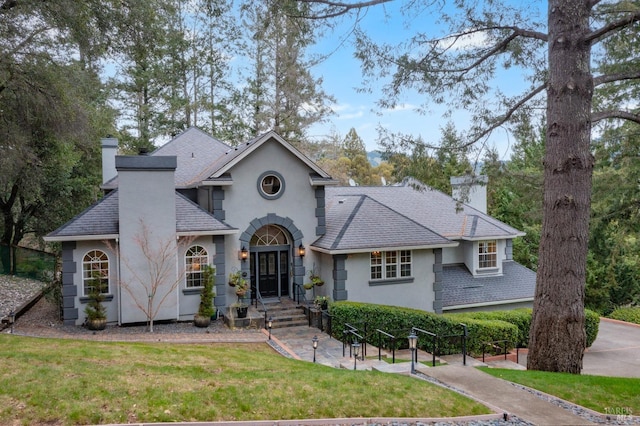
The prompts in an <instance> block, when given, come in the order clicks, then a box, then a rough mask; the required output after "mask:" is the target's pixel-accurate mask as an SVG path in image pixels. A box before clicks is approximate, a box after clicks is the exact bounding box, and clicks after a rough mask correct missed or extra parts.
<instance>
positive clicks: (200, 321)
mask: <svg viewBox="0 0 640 426" xmlns="http://www.w3.org/2000/svg"><path fill="white" fill-rule="evenodd" d="M209 324H211V317H206V316H201V315H195V316H194V317H193V325H195V326H196V327H202V328H204V327H209Z"/></svg>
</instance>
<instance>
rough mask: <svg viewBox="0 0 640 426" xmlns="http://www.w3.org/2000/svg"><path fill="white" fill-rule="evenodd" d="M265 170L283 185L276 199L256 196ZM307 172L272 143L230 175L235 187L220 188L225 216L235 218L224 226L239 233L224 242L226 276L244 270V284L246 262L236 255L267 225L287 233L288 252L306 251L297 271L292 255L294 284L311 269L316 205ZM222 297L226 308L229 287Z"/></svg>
mask: <svg viewBox="0 0 640 426" xmlns="http://www.w3.org/2000/svg"><path fill="white" fill-rule="evenodd" d="M267 171H272V172H277V173H278V174H279V176H280V177H281V178H282V180H283V181H284V184H285V188H284V191H283V192H281V194H279V197H277V198H274V199H266V198H264V197H262V196H261V195H260V194H259V191H260V190H259V188H258V181H259V179H260V177H261V176H262V175H263V174H264V173H265V172H267ZM309 172H310V169H309V168H308V167H307V166H306V165H305V164H304V163H302V162H301V161H300V160H299V159H298V158H297V157H296V156H294V155H293V154H292V153H291V152H290V151H289V150H287V149H285V148H284V147H283V146H282V145H280V144H279V143H278V142H276V141H273V140H271V141H267V142H265V143H264V144H262V145H261V146H260V147H258V148H257V149H256V150H255V151H253V152H252V153H250V154H249V155H247V156H246V157H245V158H243V160H242V161H241V162H239V163H238V164H236V165H235V166H234V167H232V168H231V169H230V170H229V173H230V174H231V176H232V177H233V185H231V186H227V187H225V188H224V190H225V194H224V195H225V201H224V207H225V211H227V212H233V213H232V214H231V213H229V214H228V215H227V216H228V217H227V220H226V222H227V223H228V224H229V225H231V226H233V227H235V228H238V229H239V230H240V231H241V233H240V234H239V235H237V236H229V237H227V238H226V239H225V254H224V257H225V263H226V265H227V268H228V270H227V271H226V272H227V275H228V274H229V273H230V272H232V271H233V270H234V269H235V270H243V271H246V272H247V279H250V275H249V274H250V273H251V271H249V267H248V264H249V262H248V261H246V262H241V261H240V260H238V252H239V250H240V249H241V248H242V245H243V244H244V245H245V248H246V249H249V246H248V242H249V241H250V240H251V237H252V236H253V234H254V233H255V232H256V231H257V230H258V229H260V228H261V227H262V226H265V225H269V224H273V225H278V226H280V227H281V228H283V229H286V230H287V231H288V234H289V238H290V239H291V240H290V243H291V245H292V247H297V246H298V245H299V244H303V245H304V246H305V247H307V255H306V256H305V257H304V259H303V260H302V264H301V265H300V266H296V265H295V264H294V260H295V259H297V255H296V254H295V251H294V257H293V258H292V259H290V261H291V264H292V267H295V270H294V269H292V270H293V271H294V272H295V275H294V278H293V279H292V281H294V282H295V281H296V277H298V276H299V272H300V271H305V270H307V269H310V268H311V267H312V265H313V261H314V255H313V253H312V252H311V250H308V247H309V245H310V244H311V243H312V242H313V240H314V239H315V237H314V236H315V227H316V225H317V222H316V218H315V216H314V211H315V208H316V205H317V203H316V198H315V194H316V191H315V189H314V188H313V187H312V186H311V184H310V182H309ZM302 278H303V277H300V279H302ZM292 290H293V289H292V288H290V294H293V293H292V292H291V291H292ZM225 298H226V302H227V304H230V303H233V302H234V301H235V300H236V296H235V293H234V292H233V289H232V288H231V287H229V286H227V288H226V290H225Z"/></svg>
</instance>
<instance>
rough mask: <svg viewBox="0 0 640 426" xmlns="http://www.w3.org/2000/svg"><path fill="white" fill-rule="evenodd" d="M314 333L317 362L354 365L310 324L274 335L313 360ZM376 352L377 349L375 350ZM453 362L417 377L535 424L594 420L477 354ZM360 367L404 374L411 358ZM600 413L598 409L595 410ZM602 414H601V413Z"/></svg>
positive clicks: (423, 370)
mask: <svg viewBox="0 0 640 426" xmlns="http://www.w3.org/2000/svg"><path fill="white" fill-rule="evenodd" d="M313 336H317V337H318V349H317V350H316V362H318V363H321V364H324V365H328V366H332V367H342V368H353V366H354V359H353V358H348V357H349V349H348V348H347V349H346V350H345V355H346V357H343V347H342V343H341V342H340V341H338V340H336V339H332V338H329V336H328V335H326V334H324V333H321V332H320V331H319V330H318V329H315V328H310V327H295V328H290V329H278V330H274V331H273V332H272V339H273V340H274V341H275V342H276V343H278V344H279V345H281V346H284V347H286V348H287V351H288V352H289V353H292V354H293V356H294V357H296V358H298V359H302V360H305V361H312V360H313V345H312V339H313ZM372 351H373V352H375V353H372ZM376 354H377V349H374V348H372V347H369V353H368V354H367V355H369V356H371V355H376ZM396 356H397V357H399V358H402V357H404V358H405V359H410V355H409V354H407V353H406V351H405V352H400V353H396ZM445 358H447V362H448V363H449V365H444V366H438V367H435V368H433V367H427V366H425V365H423V364H422V363H419V364H418V365H417V368H416V370H417V372H418V374H417V375H416V377H418V378H420V377H421V376H422V375H424V376H426V377H423V378H424V379H427V380H429V379H430V381H434V382H436V383H438V384H441V385H443V386H445V387H448V388H453V389H454V390H457V391H461V392H462V393H463V394H465V395H466V396H469V397H472V398H473V399H475V400H477V401H479V402H481V403H483V404H485V405H486V406H488V407H489V408H491V409H492V410H494V411H495V412H496V413H500V414H502V413H507V415H509V416H512V415H515V416H517V417H518V418H519V419H522V420H524V421H527V422H530V423H532V424H535V425H585V424H594V423H593V422H589V421H588V420H586V419H585V418H584V417H580V416H578V415H575V414H572V413H571V412H570V411H568V410H566V409H563V408H560V407H558V406H557V405H554V404H552V403H550V402H548V401H545V400H543V399H541V398H539V397H537V396H535V395H533V394H532V393H530V392H527V391H525V390H523V389H521V388H518V387H515V386H514V385H512V384H511V383H510V382H507V381H504V380H501V379H498V378H495V377H493V376H490V375H488V374H486V373H483V372H482V371H480V370H478V369H476V368H474V367H475V366H477V365H482V363H481V362H478V361H476V360H474V359H473V358H470V357H468V358H467V365H466V366H465V365H463V364H462V357H460V356H454V357H445ZM418 359H419V360H422V361H424V360H425V359H429V357H428V355H427V354H425V353H421V354H419V355H418ZM357 369H358V370H364V369H376V370H381V371H388V372H394V373H400V374H409V371H410V369H411V363H410V362H403V363H397V364H387V363H386V362H384V361H382V362H381V363H379V362H378V361H377V360H366V361H360V360H358V363H357ZM592 414H593V415H596V413H592ZM598 417H599V416H598Z"/></svg>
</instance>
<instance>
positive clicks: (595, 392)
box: [481, 367, 640, 415]
mask: <svg viewBox="0 0 640 426" xmlns="http://www.w3.org/2000/svg"><path fill="white" fill-rule="evenodd" d="M481 369H482V371H484V372H486V373H488V374H491V375H492V376H495V377H500V378H502V379H505V380H508V381H510V382H514V383H519V384H521V385H524V386H527V387H530V388H533V389H537V390H539V391H542V392H545V393H548V394H550V395H555V396H557V397H559V398H562V399H564V400H565V401H570V402H573V403H575V404H578V405H581V406H583V407H586V408H590V409H592V410H594V411H597V412H599V413H602V414H611V413H614V414H615V413H616V412H617V413H625V414H634V415H638V414H640V398H638V395H640V379H634V378H621V377H604V376H588V375H575V374H566V373H548V372H544V371H523V370H505V369H498V368H486V367H484V368H481ZM616 410H618V411H616Z"/></svg>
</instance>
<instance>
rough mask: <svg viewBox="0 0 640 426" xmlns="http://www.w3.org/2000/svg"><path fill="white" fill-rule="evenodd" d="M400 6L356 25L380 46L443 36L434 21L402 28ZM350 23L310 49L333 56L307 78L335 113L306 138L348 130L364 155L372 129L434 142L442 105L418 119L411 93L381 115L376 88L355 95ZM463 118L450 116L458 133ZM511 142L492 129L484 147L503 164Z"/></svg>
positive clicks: (416, 98) (509, 82)
mask: <svg viewBox="0 0 640 426" xmlns="http://www.w3.org/2000/svg"><path fill="white" fill-rule="evenodd" d="M514 1H515V0H514ZM402 3H403V2H401V1H396V2H392V3H390V4H387V5H385V6H384V7H382V6H376V7H372V8H370V9H369V10H368V11H367V12H366V15H365V16H364V17H363V18H362V20H361V26H362V27H363V28H364V29H365V30H366V31H367V33H368V34H369V35H370V36H371V37H373V38H374V39H376V40H378V41H385V42H398V41H402V40H406V39H407V38H409V37H410V36H411V35H413V34H414V33H415V31H416V28H419V29H424V28H428V31H429V35H435V36H443V35H444V34H445V33H444V28H442V27H440V26H438V24H437V23H436V18H437V17H431V16H429V15H426V14H422V15H420V16H418V17H416V18H414V20H413V22H410V23H409V26H408V27H407V25H405V22H406V18H405V17H404V16H400V12H399V7H400V6H401V5H402ZM518 3H519V2H518ZM534 4H535V6H534ZM529 7H531V8H538V7H540V8H541V9H543V8H546V2H545V1H536V0H534V1H533V2H531V4H530V5H529ZM385 12H386V17H385ZM353 21H354V19H353V18H352V17H349V18H343V21H342V23H341V25H339V26H338V28H337V29H336V30H335V31H333V32H331V33H328V34H327V35H326V36H325V37H324V38H322V39H319V40H318V44H317V45H316V47H315V49H314V51H315V52H316V53H319V54H328V53H330V52H334V53H332V54H331V55H330V56H329V57H328V58H327V59H326V60H325V61H323V62H322V63H320V64H319V65H317V66H316V67H315V68H314V69H313V73H314V75H315V76H316V77H322V78H323V79H324V84H323V87H324V89H325V91H326V92H327V93H328V94H331V95H333V96H334V97H335V98H336V104H335V105H333V110H334V112H335V114H334V115H333V116H332V117H330V120H329V122H328V123H325V124H322V125H316V126H314V127H313V128H312V129H311V131H310V132H309V134H310V136H312V137H323V136H325V135H327V134H329V133H330V132H331V131H332V130H335V131H337V132H338V133H339V134H340V135H341V136H342V137H344V136H345V135H346V134H347V132H348V131H349V129H350V128H352V127H353V128H355V129H356V131H357V133H358V135H359V136H360V137H361V138H362V139H363V141H364V142H365V144H366V146H367V150H374V149H377V148H378V145H377V138H378V134H377V130H376V129H377V127H378V126H382V127H384V128H386V129H389V130H390V131H393V132H403V133H410V134H412V135H414V136H417V135H420V136H422V138H423V139H424V140H425V141H427V142H430V143H436V142H438V141H439V140H440V136H441V132H440V129H441V128H442V127H444V126H445V125H446V123H447V120H448V119H446V118H443V114H444V112H445V110H444V107H443V106H440V105H435V104H434V105H429V108H430V113H429V114H427V115H421V114H419V113H417V112H415V111H413V109H414V107H416V106H418V105H420V104H422V103H423V102H424V100H425V98H424V97H423V96H421V95H419V94H416V93H407V94H406V95H405V96H404V98H403V99H402V103H401V104H400V105H399V107H398V108H396V109H394V110H393V111H390V110H385V111H381V110H379V109H378V108H376V105H375V103H376V101H377V100H378V99H380V96H381V91H380V90H379V87H372V93H362V92H358V91H357V90H356V89H357V88H358V87H360V85H361V82H362V74H361V68H360V62H359V61H358V60H357V59H356V58H354V56H353V37H351V38H349V39H348V40H347V41H344V40H343V39H344V38H345V37H346V35H347V34H348V33H349V30H350V28H351V27H352V25H353ZM501 78H502V80H501V85H504V86H505V87H511V88H512V89H514V90H515V89H517V87H518V86H519V80H520V81H521V78H518V75H517V73H513V72H511V73H509V74H508V75H507V74H505V75H504V76H503V77H501ZM380 86H381V84H380ZM374 110H375V111H374ZM467 117H468V116H467V114H466V112H464V111H454V113H453V116H452V120H454V121H455V123H456V127H457V128H458V130H462V128H464V127H466V126H467V124H468V118H467ZM512 143H513V139H512V138H510V135H508V134H507V132H506V131H505V130H497V131H496V132H495V134H494V135H493V137H492V138H491V140H490V144H491V145H494V146H495V147H496V148H498V152H499V154H500V155H501V156H502V157H503V159H508V157H509V155H510V148H509V147H510V144H512Z"/></svg>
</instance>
